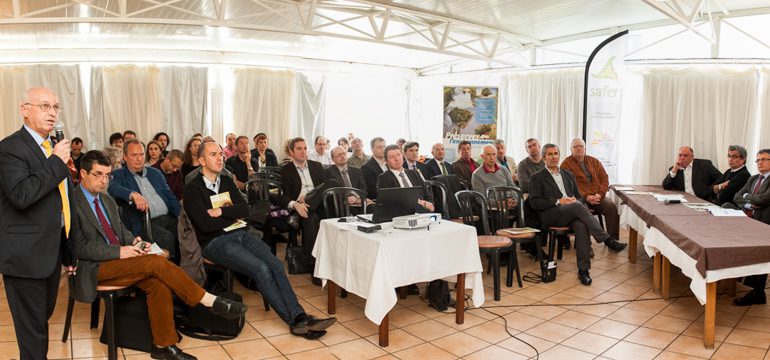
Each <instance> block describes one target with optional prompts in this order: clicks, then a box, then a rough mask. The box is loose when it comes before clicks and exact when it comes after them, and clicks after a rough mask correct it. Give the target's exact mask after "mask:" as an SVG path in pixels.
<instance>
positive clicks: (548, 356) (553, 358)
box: [539, 345, 595, 360]
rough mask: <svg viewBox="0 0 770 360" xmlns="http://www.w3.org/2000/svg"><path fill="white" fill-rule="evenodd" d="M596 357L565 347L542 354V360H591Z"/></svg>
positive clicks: (558, 347)
mask: <svg viewBox="0 0 770 360" xmlns="http://www.w3.org/2000/svg"><path fill="white" fill-rule="evenodd" d="M594 357H595V356H594V355H593V354H590V353H587V352H585V351H580V350H577V349H574V348H570V347H566V346H563V345H556V346H554V347H552V348H550V349H548V350H546V351H545V352H543V353H541V354H540V357H539V358H540V359H542V360H563V359H570V360H590V359H593V358H594Z"/></svg>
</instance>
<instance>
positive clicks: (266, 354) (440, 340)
mask: <svg viewBox="0 0 770 360" xmlns="http://www.w3.org/2000/svg"><path fill="white" fill-rule="evenodd" d="M623 235H624V236H623V237H625V236H626V234H625V233H624V234H623ZM594 250H595V252H596V257H595V258H594V259H593V264H592V267H593V268H592V270H591V275H592V276H593V279H594V283H593V285H592V286H590V287H587V286H582V285H580V284H579V282H578V280H577V275H576V266H575V253H574V251H573V250H570V251H566V252H565V255H564V260H562V261H560V262H559V264H558V278H557V280H556V281H555V282H552V283H548V284H532V283H526V282H525V283H524V287H523V288H518V287H513V288H507V287H504V286H503V288H502V291H503V293H502V298H501V300H500V301H499V302H496V301H493V300H492V288H491V284H492V279H491V277H490V276H488V275H484V276H485V277H484V281H485V284H486V285H487V287H486V290H487V295H486V298H487V302H486V303H485V304H484V308H486V309H487V310H483V309H472V310H469V311H468V312H467V314H466V315H465V324H463V325H457V324H455V323H454V314H451V313H447V314H443V313H439V312H437V311H435V310H433V309H431V308H429V307H428V306H427V304H426V303H425V301H424V300H422V299H420V298H419V297H417V296H409V297H408V298H407V299H405V300H399V302H398V304H397V305H396V307H395V308H394V309H393V310H392V312H391V315H390V323H391V325H390V346H389V347H387V348H380V347H379V346H377V326H376V325H374V324H373V323H372V322H370V321H369V320H368V319H366V317H365V316H364V312H363V306H364V300H362V299H360V298H358V297H357V296H355V295H352V294H351V295H350V296H349V297H348V298H347V299H338V300H337V301H338V302H337V314H336V315H335V316H337V318H338V319H339V323H338V324H335V325H334V326H332V327H331V328H330V329H329V333H328V334H327V335H326V336H325V337H323V338H321V339H320V340H316V341H308V340H304V339H301V338H298V337H295V336H292V335H291V334H289V329H288V327H287V326H286V325H285V324H284V323H283V322H281V321H280V320H279V319H278V318H277V316H276V314H275V312H273V311H270V312H265V311H264V309H263V308H262V299H261V298H260V297H259V295H256V294H253V293H250V292H248V291H247V290H245V289H243V288H242V287H239V290H238V291H239V292H241V293H242V294H243V295H244V299H245V300H244V301H246V302H247V304H248V305H250V308H249V312H248V314H247V320H248V322H247V324H246V327H245V328H244V330H243V332H242V333H241V335H240V336H239V337H238V338H236V339H235V340H231V341H222V342H211V341H202V340H196V339H191V338H185V339H184V340H183V341H182V342H181V344H179V346H180V347H181V348H183V349H184V350H185V351H187V352H189V353H191V354H194V355H196V356H198V358H200V359H202V360H203V359H205V360H209V359H273V358H275V359H279V358H280V359H285V358H288V359H314V360H321V359H372V358H380V359H394V358H397V359H454V358H464V359H528V358H534V356H535V351H534V350H533V349H532V348H531V347H530V345H531V346H532V347H534V348H535V349H537V351H538V352H539V354H540V359H570V360H579V359H622V360H627V359H700V358H710V359H733V358H735V359H738V358H739V359H743V360H750V359H770V353H768V348H769V347H770V306H753V307H751V308H739V307H735V306H732V305H731V304H730V302H731V298H730V297H729V296H728V295H720V297H719V303H718V305H717V329H716V346H715V348H714V349H705V348H704V347H703V342H702V333H703V307H702V306H700V304H698V302H697V300H695V299H694V298H692V297H688V296H687V295H688V294H690V293H689V290H688V281H687V278H686V277H684V276H683V275H681V274H679V273H678V272H676V271H675V270H674V271H673V272H674V275H673V277H672V286H671V290H672V296H681V297H678V298H672V299H671V300H669V301H664V300H661V299H659V297H658V296H657V295H656V294H655V293H653V292H652V290H651V287H652V280H651V266H652V265H651V262H650V261H649V260H648V259H646V257H645V256H644V254H643V253H642V250H641V249H640V251H639V253H638V261H637V264H631V263H629V262H628V261H627V253H626V251H623V252H622V253H620V254H613V253H610V252H609V251H608V250H607V249H606V248H605V247H604V246H599V245H596V244H594ZM279 255H280V254H279ZM520 257H521V258H522V259H523V260H522V264H521V267H522V270H523V272H527V271H535V270H536V266H535V263H534V262H533V261H531V260H529V259H527V258H528V257H527V256H526V255H525V254H522V255H521V256H520ZM290 279H291V282H292V284H293V285H294V290H295V291H296V293H297V295H298V296H299V297H300V299H301V300H300V303H301V304H302V305H303V306H304V307H305V309H306V310H307V311H308V312H309V313H312V314H315V315H319V316H325V310H326V295H325V294H324V291H323V290H321V289H320V288H319V287H316V286H313V285H312V284H311V283H310V280H309V277H308V276H307V275H305V276H291V277H290ZM738 290H739V291H741V290H745V288H743V287H742V285H739V289H738ZM66 296H67V290H66V287H62V289H61V291H60V293H59V302H58V304H57V307H56V312H55V314H54V316H53V317H52V319H51V326H50V332H51V335H50V339H51V342H50V347H49V353H48V355H49V358H51V359H60V358H76V359H83V358H104V359H106V357H105V356H106V346H105V345H103V344H101V343H99V341H98V339H97V337H98V335H99V333H100V331H101V329H95V330H90V329H89V328H88V320H89V310H88V305H83V304H78V307H77V308H76V310H75V314H74V317H73V318H74V322H75V324H74V327H73V333H74V336H73V337H74V340H70V341H69V342H67V343H62V342H60V341H58V340H57V339H60V338H61V333H62V329H63V326H64V325H63V322H64V313H65V310H66ZM0 298H2V301H0V359H11V358H17V357H18V350H17V348H16V342H15V335H14V330H13V325H12V323H11V317H10V313H9V312H8V305H7V303H6V302H5V291H4V290H2V291H0ZM644 299H648V300H644ZM634 300H637V301H634ZM597 303H607V304H597ZM498 315H499V316H498ZM503 319H505V323H507V326H508V331H510V333H511V334H513V335H515V338H513V337H511V336H510V335H509V334H508V333H507V332H506V331H505V327H504V325H503V324H504V321H503ZM524 341H526V343H524ZM120 354H121V356H123V357H124V358H125V359H149V358H150V357H149V355H148V354H143V353H138V352H136V351H131V350H122V349H121V351H120Z"/></svg>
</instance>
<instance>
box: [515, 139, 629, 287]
mask: <svg viewBox="0 0 770 360" xmlns="http://www.w3.org/2000/svg"><path fill="white" fill-rule="evenodd" d="M543 158H545V164H546V168H545V169H544V170H542V171H539V172H536V173H535V174H534V175H532V177H531V178H530V183H529V185H530V188H529V190H530V191H529V202H530V204H531V206H532V208H533V209H535V210H536V211H537V212H538V214H539V215H540V221H541V222H542V224H543V228H544V229H547V228H548V227H550V226H569V227H570V228H571V229H572V231H573V232H574V233H575V250H576V255H577V265H578V279H580V283H581V284H583V285H591V275H590V274H589V273H588V270H589V269H590V268H591V258H590V249H591V239H590V237H589V235H590V236H593V237H594V239H596V241H597V242H600V243H602V242H603V243H604V245H606V246H607V247H608V248H610V250H612V251H615V252H620V251H622V250H623V249H625V248H626V244H624V243H621V242H619V241H618V240H617V239H616V238H614V237H612V235H610V234H607V232H605V231H604V229H602V227H601V226H599V222H598V221H597V220H596V218H595V217H593V215H591V213H590V212H588V208H587V207H586V206H585V205H584V204H583V202H584V199H583V197H582V196H580V190H578V187H577V184H576V183H575V177H574V176H573V175H572V173H570V172H569V171H567V170H564V169H560V168H559V148H558V147H557V146H556V145H554V144H546V145H545V146H543Z"/></svg>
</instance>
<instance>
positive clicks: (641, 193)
mask: <svg viewBox="0 0 770 360" xmlns="http://www.w3.org/2000/svg"><path fill="white" fill-rule="evenodd" d="M623 193H624V194H626V195H654V194H653V193H651V192H649V191H624V192H623Z"/></svg>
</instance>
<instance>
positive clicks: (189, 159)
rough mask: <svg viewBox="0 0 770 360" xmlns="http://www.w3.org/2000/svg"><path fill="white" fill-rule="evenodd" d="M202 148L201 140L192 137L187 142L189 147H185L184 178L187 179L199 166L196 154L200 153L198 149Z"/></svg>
mask: <svg viewBox="0 0 770 360" xmlns="http://www.w3.org/2000/svg"><path fill="white" fill-rule="evenodd" d="M200 146H201V140H200V139H198V138H196V137H192V138H190V140H188V141H187V145H185V147H184V163H183V164H182V176H184V177H185V178H186V177H187V174H189V173H190V172H192V171H193V170H195V169H196V168H197V167H198V165H200V164H198V157H197V156H195V154H197V153H198V148H199V147H200Z"/></svg>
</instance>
